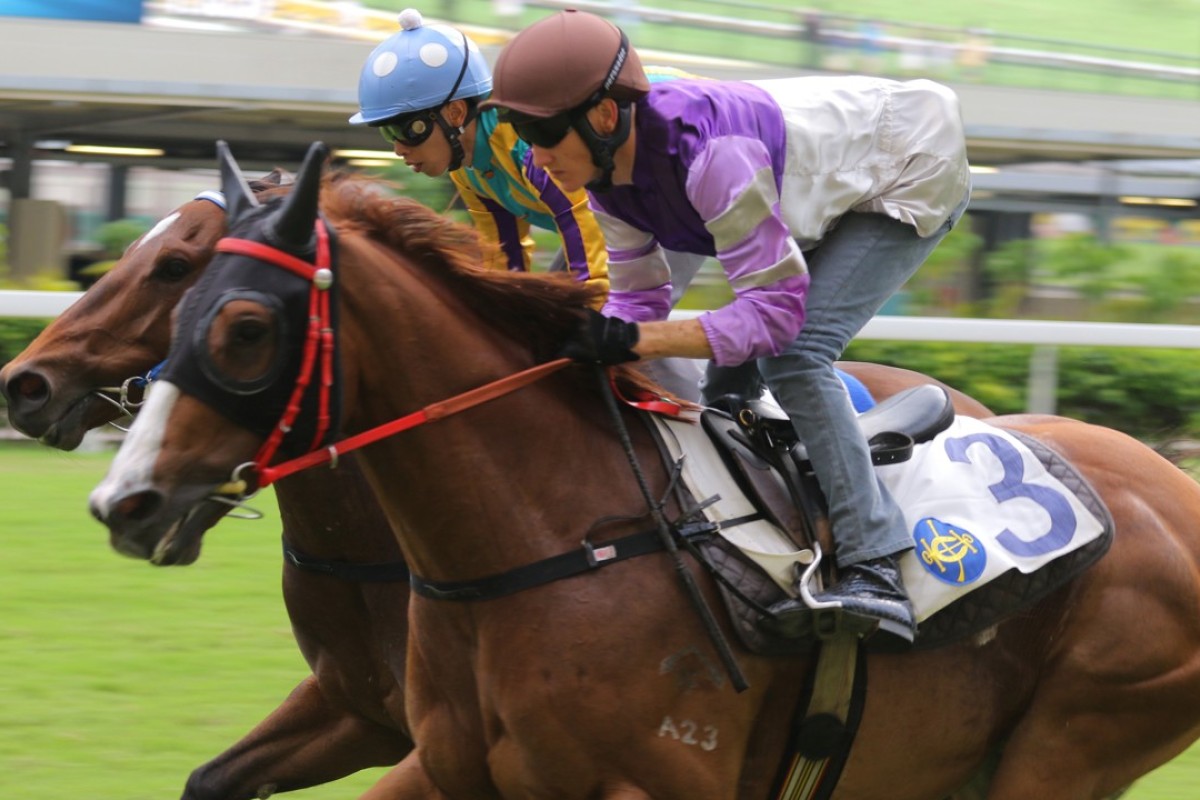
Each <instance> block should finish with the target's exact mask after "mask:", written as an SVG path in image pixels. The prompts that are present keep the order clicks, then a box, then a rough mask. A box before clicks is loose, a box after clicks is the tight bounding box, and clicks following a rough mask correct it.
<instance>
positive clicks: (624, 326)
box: [558, 308, 640, 366]
mask: <svg viewBox="0 0 1200 800" xmlns="http://www.w3.org/2000/svg"><path fill="white" fill-rule="evenodd" d="M638 338H639V334H638V326H637V323H636V322H626V321H625V320H623V319H618V318H617V317H606V316H604V315H603V314H601V313H600V312H598V311H593V310H592V309H590V308H589V309H587V310H586V312H585V314H584V317H583V319H582V320H580V322H579V327H578V328H576V329H575V332H574V333H572V334H571V336H570V338H568V339H567V340H566V341H565V342H563V346H562V348H561V349H560V350H559V351H558V354H559V356H560V357H563V358H569V359H571V360H572V361H579V362H581V363H584V364H603V365H605V366H610V365H612V364H622V363H624V362H626V361H637V360H638V359H639V358H640V356H639V355H638V354H637V353H635V352H633V348H634V345H636V344H637V343H638Z"/></svg>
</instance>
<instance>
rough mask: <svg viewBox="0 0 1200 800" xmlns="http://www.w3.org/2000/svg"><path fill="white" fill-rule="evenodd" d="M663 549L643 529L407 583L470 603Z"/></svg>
mask: <svg viewBox="0 0 1200 800" xmlns="http://www.w3.org/2000/svg"><path fill="white" fill-rule="evenodd" d="M748 521H750V518H748V517H747V518H745V519H736V520H731V521H729V522H725V523H723V527H731V526H733V525H738V524H741V523H742V522H748ZM716 531H717V526H716V525H714V524H713V523H711V522H708V521H704V522H696V523H688V524H685V525H678V526H675V529H674V531H673V532H674V534H675V535H676V536H677V537H680V538H691V537H701V538H702V537H704V536H709V535H713V534H715V533H716ZM663 549H664V545H663V542H662V538H661V536H660V535H659V532H658V531H657V530H653V531H642V532H641V533H632V534H630V535H629V536H625V537H622V538H620V539H613V540H612V541H609V542H604V543H603V544H598V545H593V544H592V543H591V542H587V541H585V542H583V544H582V547H580V548H579V549H578V550H571V551H568V552H566V553H560V554H559V555H556V556H551V557H550V558H546V559H542V560H541V561H535V562H534V563H532V564H526V565H524V566H521V567H516V568H514V569H510V570H508V571H507V572H501V573H497V574H495V575H489V576H487V577H485V578H478V579H476V580H473V581H429V580H425V579H424V578H422V577H420V576H419V575H415V574H414V575H413V576H412V578H411V579H410V583H411V585H412V590H413V592H414V593H416V594H419V595H421V596H422V597H427V598H429V599H431V600H456V601H469V602H473V601H480V600H493V599H495V598H497V597H504V596H505V595H509V594H514V593H516V592H520V591H523V590H525V589H532V588H533V587H534V586H541V585H542V584H546V583H553V582H554V581H557V580H562V579H563V578H570V577H573V576H575V575H581V574H583V573H585V572H591V571H592V570H596V569H599V568H600V567H606V566H608V565H609V564H616V563H617V562H618V561H624V560H625V559H627V558H636V557H637V556H644V555H649V554H650V553H657V552H659V551H660V550H663Z"/></svg>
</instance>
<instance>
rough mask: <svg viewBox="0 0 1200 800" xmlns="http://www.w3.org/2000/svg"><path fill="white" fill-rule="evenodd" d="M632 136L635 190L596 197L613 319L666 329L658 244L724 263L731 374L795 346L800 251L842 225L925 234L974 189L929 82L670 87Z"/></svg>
mask: <svg viewBox="0 0 1200 800" xmlns="http://www.w3.org/2000/svg"><path fill="white" fill-rule="evenodd" d="M634 125H635V128H636V134H635V136H636V138H635V147H636V151H635V155H634V166H633V183H632V184H631V185H619V186H614V187H613V188H612V189H611V190H609V191H607V192H603V193H591V194H590V196H589V201H590V204H591V206H592V208H593V210H594V211H595V213H596V218H597V220H598V221H599V223H600V227H601V230H602V231H603V232H604V237H605V241H606V245H607V248H608V258H609V265H608V266H609V278H610V281H611V283H610V294H609V299H608V303H607V305H605V307H604V313H606V314H609V315H611V316H616V317H620V318H622V319H625V320H629V321H634V322H641V321H649V320H661V319H666V317H667V314H668V313H669V312H670V294H671V285H670V271H669V270H668V268H667V264H666V261H665V260H664V258H663V253H662V248H667V249H669V250H678V251H683V252H690V253H701V254H704V255H710V256H715V257H716V258H717V259H718V260H719V261H720V262H721V265H722V266H723V268H724V269H725V273H726V275H727V277H728V279H729V283H730V286H731V287H732V289H733V291H734V295H735V299H734V301H733V302H732V303H730V304H729V305H727V306H726V307H724V308H722V309H719V310H717V311H713V312H711V313H708V314H704V315H702V316H701V317H700V322H701V325H703V327H704V331H705V334H706V335H707V336H708V340H709V343H710V344H711V345H712V349H713V354H714V360H715V361H716V363H717V364H720V365H733V364H740V363H742V362H744V361H747V360H749V359H752V358H757V357H760V356H765V355H773V354H777V353H779V352H780V351H781V350H782V349H783V348H784V347H785V346H787V345H788V344H789V343H791V342H792V341H793V340H794V339H795V338H796V335H797V334H798V333H799V332H800V329H801V328H802V327H803V325H804V313H805V311H804V303H805V295H806V294H807V291H808V283H809V277H808V270H807V267H806V264H805V260H804V256H803V254H802V251H803V250H808V249H810V248H812V247H815V246H817V245H818V244H820V242H821V239H822V238H823V237H824V236H825V235H826V234H827V233H828V232H829V231H830V230H831V229H832V228H833V226H835V225H836V224H837V220H838V219H839V218H840V217H841V216H842V215H843V214H845V213H847V212H850V211H857V212H872V213H880V214H886V215H888V216H891V217H893V218H895V219H898V220H900V221H902V222H904V223H906V224H909V225H912V226H913V227H914V228H915V229H916V230H917V233H918V234H919V235H921V236H928V235H930V234H932V233H934V232H935V231H936V230H937V229H938V228H939V227H940V226H941V225H942V224H944V223H945V221H946V220H947V219H948V218H949V216H950V214H951V212H952V211H953V210H954V208H955V207H956V206H957V205H958V204H959V202H961V201H962V199H963V197H964V196H965V194H966V192H967V190H968V186H969V185H970V175H969V171H968V167H967V159H966V142H965V139H964V135H963V128H962V120H961V116H960V113H959V109H958V101H957V99H956V97H955V95H954V94H953V92H951V91H950V90H949V89H947V88H946V87H944V86H941V85H939V84H936V83H933V82H931V81H925V80H916V81H907V82H898V81H890V80H882V79H876V78H865V77H831V78H826V77H805V78H789V79H784V80H773V81H758V82H741V81H708V80H699V81H695V80H676V81H669V82H664V83H658V84H654V85H653V86H652V87H651V90H650V94H649V95H648V96H647V97H645V98H643V99H642V100H640V101H638V103H637V105H636V111H635V116H634Z"/></svg>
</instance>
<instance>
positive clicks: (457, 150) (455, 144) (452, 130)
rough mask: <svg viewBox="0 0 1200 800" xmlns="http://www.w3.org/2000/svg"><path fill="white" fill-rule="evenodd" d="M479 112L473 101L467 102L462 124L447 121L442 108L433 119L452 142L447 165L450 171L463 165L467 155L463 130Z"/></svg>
mask: <svg viewBox="0 0 1200 800" xmlns="http://www.w3.org/2000/svg"><path fill="white" fill-rule="evenodd" d="M478 114H479V112H478V111H477V110H476V108H475V106H474V105H473V104H471V103H467V113H466V115H464V116H463V121H462V125H457V126H455V125H451V124H450V123H449V122H447V121H446V118H445V117H443V116H442V112H441V111H440V110H439V111H438V112H437V113H436V114H434V116H433V121H434V122H436V123H437V124H438V127H439V128H441V129H442V135H444V136H445V137H446V141H447V142H449V143H450V166H449V167H447V170H448V171H450V172H453V171H454V170H456V169H459V168H460V167H462V165H463V161H464V160H465V159H466V157H467V154H466V151H464V150H463V146H462V135H463V132H464V131H466V129H467V126H468V125H470V124H471V120H473V119H475V117H476V116H478Z"/></svg>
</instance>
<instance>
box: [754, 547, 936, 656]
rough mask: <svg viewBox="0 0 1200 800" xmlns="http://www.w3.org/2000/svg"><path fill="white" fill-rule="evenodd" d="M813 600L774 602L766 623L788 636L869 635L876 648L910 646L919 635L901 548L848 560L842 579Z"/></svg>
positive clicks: (889, 649) (898, 649) (892, 649)
mask: <svg viewBox="0 0 1200 800" xmlns="http://www.w3.org/2000/svg"><path fill="white" fill-rule="evenodd" d="M813 600H814V601H815V606H814V607H812V608H810V607H809V606H807V605H805V604H804V601H803V600H801V599H800V598H789V599H787V600H783V601H780V602H778V603H776V604H774V605H773V606H771V608H770V609H769V610H770V612H771V616H768V617H766V618H765V619H764V620H763V622H762V624H763V627H764V628H766V629H767V630H769V631H771V632H773V633H775V634H777V635H779V636H783V637H785V638H802V637H805V636H808V635H810V634H816V635H817V636H818V637H820V638H822V639H827V638H830V637H833V636H837V635H839V634H843V633H848V634H854V635H857V636H863V637H865V638H866V644H867V649H868V650H872V651H875V652H890V653H895V652H902V651H904V650H908V649H909V648H910V647H911V646H912V642H913V639H914V638H916V634H917V620H916V616H915V615H914V613H913V607H912V603H911V602H910V601H909V599H908V594H907V593H906V592H905V591H904V579H903V578H902V577H901V575H900V564H899V554H896V555H890V556H883V557H882V558H875V559H871V560H869V561H862V562H859V563H857V564H851V565H849V566H847V567H846V568H845V570H843V572H842V577H841V580H839V581H838V582H837V583H836V584H834V585H833V586H831V587H830V588H829V589H827V590H826V591H824V592H820V593H818V594H815V595H813Z"/></svg>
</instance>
